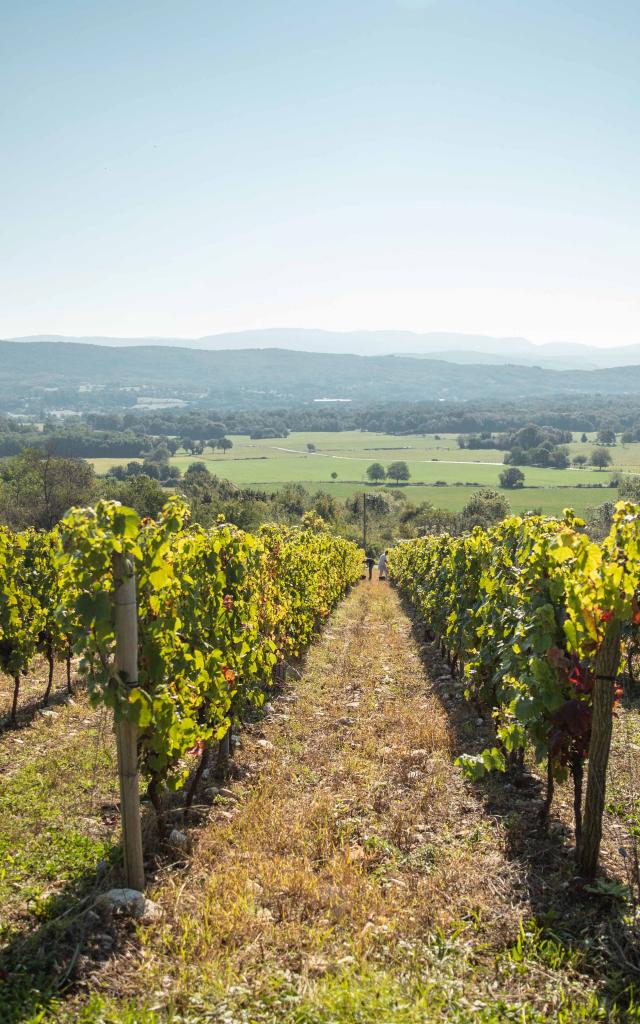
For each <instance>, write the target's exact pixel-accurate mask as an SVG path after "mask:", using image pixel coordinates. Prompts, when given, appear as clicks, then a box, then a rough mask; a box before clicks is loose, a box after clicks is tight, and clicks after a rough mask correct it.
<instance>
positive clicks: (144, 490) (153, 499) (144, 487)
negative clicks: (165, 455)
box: [103, 473, 168, 519]
mask: <svg viewBox="0 0 640 1024" xmlns="http://www.w3.org/2000/svg"><path fill="white" fill-rule="evenodd" d="M103 494H104V497H105V498H112V499H114V500H115V501H120V502H122V504H123V505H127V506H129V507H130V508H134V509H135V510H136V512H137V513H138V514H139V515H141V516H151V517H152V519H155V518H156V517H157V516H158V514H159V513H160V511H161V509H162V506H163V505H164V504H165V503H166V501H167V498H168V494H167V491H165V489H164V488H163V487H162V486H161V484H160V483H159V481H158V480H155V479H152V478H151V477H150V476H147V475H146V473H141V474H139V475H138V476H133V477H129V479H128V480H125V481H124V482H122V483H120V482H119V481H111V480H107V481H105V482H104V483H103Z"/></svg>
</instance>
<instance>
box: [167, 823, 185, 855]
mask: <svg viewBox="0 0 640 1024" xmlns="http://www.w3.org/2000/svg"><path fill="white" fill-rule="evenodd" d="M169 842H170V844H171V846H175V847H176V849H178V850H186V848H187V846H188V845H189V837H188V836H187V835H186V833H185V832H181V831H180V829H178V828H174V829H173V830H172V832H171V834H170V835H169Z"/></svg>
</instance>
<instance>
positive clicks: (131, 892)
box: [94, 889, 163, 924]
mask: <svg viewBox="0 0 640 1024" xmlns="http://www.w3.org/2000/svg"><path fill="white" fill-rule="evenodd" d="M94 906H95V908H96V910H99V911H100V913H101V914H102V915H103V916H104V917H112V916H113V915H114V914H122V915H123V916H125V917H133V918H135V919H136V920H137V921H141V922H142V923H143V924H148V923H150V922H151V921H158V920H159V919H160V918H161V917H162V915H163V910H162V907H161V906H160V904H158V903H154V901H153V900H149V899H147V897H146V896H145V894H144V893H143V892H140V891H139V890H138V889H109V891H108V892H103V893H101V894H100V896H98V897H97V899H96V901H95V904H94Z"/></svg>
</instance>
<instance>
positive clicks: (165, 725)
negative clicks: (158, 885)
mask: <svg viewBox="0 0 640 1024" xmlns="http://www.w3.org/2000/svg"><path fill="white" fill-rule="evenodd" d="M361 566H362V553H361V552H360V551H359V550H358V548H357V547H356V545H354V544H352V543H351V542H349V541H346V540H343V539H341V538H338V537H335V536H333V535H331V534H330V533H328V532H327V531H326V530H325V529H324V527H323V524H322V521H321V520H319V519H318V518H317V517H315V516H313V514H310V515H308V516H307V517H305V520H304V521H303V524H302V526H301V527H300V528H290V527H287V526H266V527H263V529H262V530H261V531H260V533H259V534H258V535H257V536H252V535H250V534H247V533H244V532H243V531H242V530H239V529H237V528H236V527H234V526H231V525H229V524H227V523H224V522H220V523H219V524H218V525H216V526H215V527H213V528H212V529H209V530H205V529H203V528H201V527H199V526H196V525H191V524H190V522H189V510H188V508H187V507H186V505H185V504H184V503H182V502H181V501H179V500H177V499H172V500H171V501H169V502H168V503H167V505H166V506H165V508H164V509H163V511H162V513H161V515H160V517H159V518H158V520H157V521H155V520H151V519H143V520H141V519H140V518H139V517H138V515H137V514H136V513H135V512H134V511H133V510H131V509H127V508H123V507H122V506H120V505H118V504H117V503H115V502H100V503H99V504H98V505H97V507H96V508H95V509H74V510H72V511H71V512H70V513H69V514H68V515H67V516H66V517H65V519H64V520H63V521H62V522H61V524H60V525H59V527H57V528H56V529H55V530H54V531H52V532H51V533H41V532H37V531H32V530H29V531H25V532H22V533H13V532H11V531H10V530H8V529H5V528H1V527H0V669H1V670H2V671H3V672H5V673H6V674H8V675H9V676H10V677H11V678H12V679H13V680H14V706H13V717H14V718H15V713H16V708H17V704H18V698H19V689H20V681H21V677H22V676H23V675H24V674H25V673H26V672H27V671H28V669H29V666H30V665H31V663H32V661H33V658H34V656H35V655H36V654H37V653H41V654H44V655H45V657H46V658H47V660H48V662H49V666H50V668H49V687H48V689H50V686H51V680H52V678H53V665H54V661H55V659H56V658H66V659H67V664H68V665H69V659H70V656H71V653H73V654H75V655H76V656H78V657H79V658H80V659H81V660H80V675H81V677H83V678H84V679H86V682H87V687H88V691H89V696H90V700H91V702H92V703H93V704H94V705H98V704H104V705H107V706H108V707H109V708H111V709H112V711H113V715H114V721H115V724H116V727H117V725H118V723H119V722H122V721H126V722H127V723H130V724H131V725H132V726H133V727H135V736H136V752H137V760H138V766H139V768H140V769H141V770H142V772H143V773H144V775H145V777H146V779H147V780H148V793H149V796H150V798H151V799H152V801H153V803H154V805H155V806H156V810H157V811H158V812H159V813H161V801H162V794H163V792H164V791H165V790H166V789H169V790H171V789H174V790H175V789H177V788H178V787H180V786H181V785H182V784H183V783H184V781H185V780H186V778H187V776H188V775H189V773H190V770H191V765H192V764H193V759H192V758H191V757H188V756H187V754H188V753H189V752H192V753H193V752H198V753H200V754H201V756H202V758H204V756H205V754H206V753H208V750H209V748H210V746H211V745H212V744H213V743H215V742H220V741H223V740H224V738H225V737H228V735H229V730H230V727H231V725H232V723H233V722H234V721H236V720H238V719H239V718H240V717H241V716H242V715H243V713H244V711H245V710H246V708H247V706H248V705H254V706H259V705H260V704H262V703H263V701H264V695H265V691H266V690H267V688H268V687H269V685H270V684H271V682H272V679H273V676H274V674H276V675H277V673H278V672H279V671H280V669H281V667H282V665H283V664H284V663H285V662H286V661H287V660H288V659H290V658H292V657H295V656H296V655H298V654H299V653H300V652H301V651H302V649H303V648H304V647H305V645H306V644H308V642H309V641H310V640H311V638H312V636H313V634H314V631H315V630H316V629H317V627H318V625H319V623H320V622H321V621H322V620H323V619H324V618H325V617H326V616H327V615H328V614H329V612H330V611H331V609H332V608H333V607H334V605H335V604H336V603H337V601H339V599H340V598H341V597H342V595H343V594H344V593H345V591H346V590H347V589H348V587H349V586H350V585H351V584H352V583H354V582H355V581H356V580H357V579H359V577H360V574H361ZM127 581H128V582H129V584H130V585H133V583H134V582H135V586H134V587H133V589H131V587H130V589H129V591H128V593H130V594H131V595H132V598H131V599H132V601H133V600H135V607H136V611H135V613H134V614H135V628H134V636H135V634H137V637H136V639H135V646H136V650H135V651H134V652H133V656H132V658H131V652H130V653H129V657H130V663H131V664H132V665H133V669H132V670H131V671H130V673H129V674H127V673H126V672H124V671H122V669H121V667H118V668H116V666H117V665H121V664H122V662H118V660H117V644H118V637H117V616H118V608H117V602H116V601H115V600H114V599H115V598H116V595H117V594H118V593H119V592H124V591H122V587H123V585H124V584H125V583H127ZM120 611H122V609H120Z"/></svg>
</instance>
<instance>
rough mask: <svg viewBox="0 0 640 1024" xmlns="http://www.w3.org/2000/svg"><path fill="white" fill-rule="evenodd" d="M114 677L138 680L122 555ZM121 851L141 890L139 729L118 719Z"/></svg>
mask: <svg viewBox="0 0 640 1024" xmlns="http://www.w3.org/2000/svg"><path fill="white" fill-rule="evenodd" d="M113 581H114V598H113V609H114V624H115V634H116V654H115V670H116V674H117V675H119V676H120V677H121V678H122V679H124V680H125V681H126V685H127V686H133V685H135V684H136V683H137V680H138V611H137V606H136V577H135V570H134V568H133V565H132V564H131V563H130V562H129V561H128V559H126V558H125V557H124V555H114V556H113ZM116 743H117V750H118V777H119V781H120V814H121V818H122V848H123V851H124V867H125V877H126V880H127V885H128V886H129V888H131V889H138V890H142V889H144V859H143V852H142V821H141V817H140V783H139V779H138V728H137V726H136V725H135V723H133V722H130V721H129V720H128V719H127V718H124V717H122V716H120V718H119V719H118V721H117V722H116Z"/></svg>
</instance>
